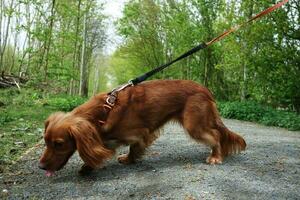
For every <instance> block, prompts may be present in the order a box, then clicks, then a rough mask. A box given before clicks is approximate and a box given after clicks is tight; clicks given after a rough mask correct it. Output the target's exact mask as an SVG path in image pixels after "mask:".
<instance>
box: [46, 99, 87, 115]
mask: <svg viewBox="0 0 300 200" xmlns="http://www.w3.org/2000/svg"><path fill="white" fill-rule="evenodd" d="M86 100H87V99H85V98H82V97H79V96H65V97H55V98H51V99H49V100H48V103H49V105H50V106H53V107H55V108H56V109H58V110H61V111H66V112H68V111H71V110H73V109H74V108H76V107H77V106H79V105H81V104H83V103H84V102H85V101H86Z"/></svg>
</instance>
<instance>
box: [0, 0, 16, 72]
mask: <svg viewBox="0 0 300 200" xmlns="http://www.w3.org/2000/svg"><path fill="white" fill-rule="evenodd" d="M13 3H14V1H13V0H11V2H10V6H9V10H10V11H11V9H12V7H13ZM1 4H2V1H1ZM1 6H2V5H1ZM2 11H3V10H2ZM11 17H12V15H11V13H10V14H9V15H8V18H7V24H6V29H5V35H4V40H3V44H0V45H1V46H2V47H1V49H0V50H1V51H0V66H2V70H3V71H5V67H4V66H3V57H4V52H5V49H6V45H7V39H8V31H9V25H10V20H11ZM0 37H1V36H0ZM0 68H1V67H0Z"/></svg>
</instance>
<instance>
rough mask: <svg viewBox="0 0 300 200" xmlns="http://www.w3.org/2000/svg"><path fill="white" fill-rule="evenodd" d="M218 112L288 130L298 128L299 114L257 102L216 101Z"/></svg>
mask: <svg viewBox="0 0 300 200" xmlns="http://www.w3.org/2000/svg"><path fill="white" fill-rule="evenodd" d="M218 108H219V111H220V114H221V115H222V116H223V117H225V118H230V119H239V120H245V121H252V122H259V123H262V124H265V125H268V126H279V127H283V128H287V129H289V130H300V115H298V114H296V113H294V112H289V111H283V110H276V109H274V108H271V107H268V106H263V105H261V104H259V103H257V102H253V101H249V102H237V101H235V102H218Z"/></svg>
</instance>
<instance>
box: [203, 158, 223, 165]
mask: <svg viewBox="0 0 300 200" xmlns="http://www.w3.org/2000/svg"><path fill="white" fill-rule="evenodd" d="M222 161H223V159H222V158H221V157H216V156H208V158H207V159H206V162H207V163H208V164H210V165H215V164H222Z"/></svg>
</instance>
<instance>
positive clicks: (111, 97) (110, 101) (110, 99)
mask: <svg viewBox="0 0 300 200" xmlns="http://www.w3.org/2000/svg"><path fill="white" fill-rule="evenodd" d="M288 1H289V0H283V1H281V2H279V3H277V4H275V5H273V6H271V7H269V8H268V9H266V10H264V11H262V12H260V13H259V14H257V15H255V16H253V17H251V18H250V19H249V20H248V21H246V22H244V23H242V24H240V25H237V26H235V27H233V28H231V29H229V30H227V31H225V32H224V33H222V34H221V35H219V36H217V37H215V38H213V39H212V40H211V41H209V42H206V43H205V42H203V43H201V44H199V45H198V46H196V47H194V48H192V49H191V50H189V51H187V52H185V53H184V54H182V55H180V56H179V57H178V58H176V59H174V60H172V61H170V62H168V63H166V64H163V65H161V66H159V67H156V68H154V69H153V70H151V71H149V72H147V73H145V74H143V75H141V76H139V77H137V78H135V79H132V80H130V81H128V83H127V84H124V85H121V86H119V87H117V88H115V89H113V90H112V91H111V92H109V93H108V96H107V98H106V102H105V103H104V105H103V108H104V110H105V112H106V115H107V116H106V118H107V117H108V114H109V112H110V110H112V108H113V107H114V105H115V103H116V101H117V98H118V93H119V92H120V91H121V90H124V89H125V88H127V87H130V86H135V85H137V84H139V83H141V82H143V81H145V80H146V79H148V78H149V77H151V76H153V75H154V74H156V73H158V72H160V71H162V70H163V69H165V68H167V67H169V66H170V65H172V64H173V63H176V62H178V61H180V60H182V59H184V58H186V57H188V56H190V55H192V54H194V53H196V52H198V51H200V50H202V49H205V48H207V47H208V46H210V45H212V44H214V43H216V42H218V41H220V40H222V39H223V38H225V37H226V36H228V35H229V34H231V33H233V32H235V31H237V30H238V29H239V28H241V27H243V26H245V25H247V24H249V23H250V22H252V21H254V20H257V19H259V18H261V17H263V16H265V15H267V14H269V13H271V12H273V11H274V10H276V9H278V8H280V7H281V6H283V5H284V4H286V3H287V2H288ZM105 122H106V119H103V120H99V123H100V124H102V125H103V124H105Z"/></svg>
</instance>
